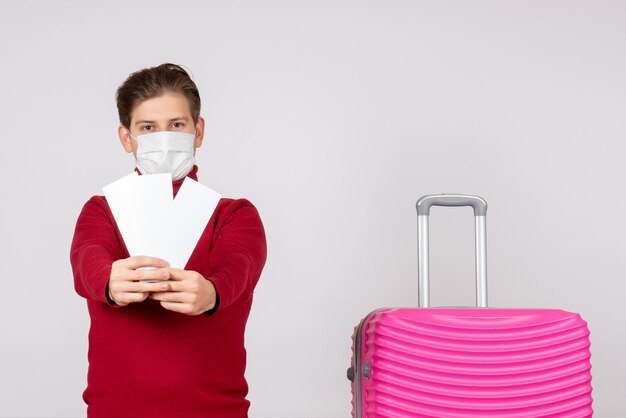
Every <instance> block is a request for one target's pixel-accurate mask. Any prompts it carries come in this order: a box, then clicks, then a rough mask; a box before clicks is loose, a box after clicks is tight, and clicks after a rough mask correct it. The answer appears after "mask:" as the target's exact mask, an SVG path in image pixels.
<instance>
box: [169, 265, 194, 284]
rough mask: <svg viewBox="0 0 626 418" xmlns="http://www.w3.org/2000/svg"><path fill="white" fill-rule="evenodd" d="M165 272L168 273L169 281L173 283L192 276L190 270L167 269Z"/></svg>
mask: <svg viewBox="0 0 626 418" xmlns="http://www.w3.org/2000/svg"><path fill="white" fill-rule="evenodd" d="M165 270H167V271H168V272H169V273H170V280H175V281H180V280H185V279H188V278H189V277H191V276H192V275H193V274H194V272H193V271H191V270H183V269H179V268H175V267H167V268H166V269H165Z"/></svg>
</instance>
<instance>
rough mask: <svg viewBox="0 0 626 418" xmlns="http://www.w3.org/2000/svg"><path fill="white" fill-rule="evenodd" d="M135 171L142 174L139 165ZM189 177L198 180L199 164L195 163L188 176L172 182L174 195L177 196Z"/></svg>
mask: <svg viewBox="0 0 626 418" xmlns="http://www.w3.org/2000/svg"><path fill="white" fill-rule="evenodd" d="M135 171H136V172H137V174H139V175H140V176H141V171H139V169H138V168H137V167H135ZM187 177H189V178H191V179H192V180H195V181H198V165H197V164H194V166H193V168H192V169H191V171H190V172H189V173H187V176H186V177H183V178H182V179H178V180H174V181H173V182H172V189H174V197H176V194H177V193H178V190H180V186H182V185H183V182H184V181H185V179H186V178H187Z"/></svg>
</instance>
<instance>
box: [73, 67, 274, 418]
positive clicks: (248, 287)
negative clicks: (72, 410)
mask: <svg viewBox="0 0 626 418" xmlns="http://www.w3.org/2000/svg"><path fill="white" fill-rule="evenodd" d="M117 107H118V111H119V117H120V126H119V128H118V135H119V139H120V141H121V143H122V146H123V147H124V150H125V151H126V152H128V153H130V152H132V153H133V154H134V156H135V158H136V164H137V167H136V170H137V171H138V172H139V174H152V173H161V172H169V173H172V181H173V188H174V194H176V193H177V192H178V190H179V188H180V186H181V184H182V183H183V181H184V179H185V177H191V178H192V179H194V180H197V176H196V174H197V171H198V167H197V166H196V165H195V164H194V155H195V151H196V148H198V147H200V145H201V144H202V139H203V135H204V119H203V118H201V117H200V95H199V93H198V89H197V87H196V85H195V83H194V82H193V81H192V80H191V78H190V77H189V75H188V74H187V72H186V71H185V70H184V69H182V68H181V67H179V66H177V65H174V64H163V65H160V66H158V67H154V68H147V69H143V70H141V71H138V72H136V73H133V74H131V75H130V76H129V77H128V79H127V80H126V81H125V82H124V83H123V84H122V85H121V86H120V87H119V89H118V91H117ZM164 238H165V239H167V237H164ZM265 258H266V241H265V233H264V230H263V224H262V223H261V220H260V218H259V215H258V212H257V210H256V209H255V208H254V206H253V205H252V204H251V203H250V202H248V201H247V200H245V199H239V200H233V199H221V200H220V202H219V204H218V206H217V208H216V209H215V212H214V213H213V215H212V217H211V219H210V220H209V222H208V224H207V225H206V228H205V229H204V231H203V233H202V236H201V238H200V240H199V241H198V243H197V245H196V247H195V249H194V251H193V253H192V255H191V257H190V259H189V261H188V262H187V265H186V266H185V268H184V269H176V268H171V267H169V266H168V265H167V260H161V259H158V258H154V257H150V254H146V255H141V256H134V257H130V256H129V253H128V251H127V249H126V246H125V244H124V240H123V239H122V236H121V234H120V232H119V230H118V228H117V225H116V223H115V219H114V218H113V215H112V214H111V210H110V208H109V206H108V205H107V202H106V199H105V198H104V197H103V196H93V197H92V198H91V199H90V200H89V201H88V202H87V203H86V204H85V206H84V207H83V209H82V212H81V213H80V216H79V218H78V221H77V224H76V230H75V233H74V239H73V242H72V247H71V252H70V260H71V264H72V269H73V272H74V284H75V288H76V292H77V293H78V294H79V295H80V296H82V297H84V298H86V299H87V307H88V310H89V315H90V318H91V328H90V331H89V354H88V358H89V372H88V376H87V388H86V390H85V392H84V393H83V399H84V400H85V402H86V403H87V406H88V407H87V415H88V416H89V417H90V418H118V417H128V418H131V417H132V418H142V417H146V418H148V417H149V418H160V417H162V418H175V417H185V418H195V417H203V418H206V417H216V418H231V417H232V418H243V417H247V411H248V406H249V402H248V401H247V400H246V394H247V391H248V387H247V383H246V380H245V377H244V371H245V365H246V352H245V348H244V329H245V325H246V321H247V319H248V314H249V312H250V307H251V303H252V294H253V290H254V288H255V285H256V283H257V281H258V279H259V276H260V274H261V271H262V269H263V266H264V264H265ZM142 267H150V268H149V269H142ZM146 280H147V281H146Z"/></svg>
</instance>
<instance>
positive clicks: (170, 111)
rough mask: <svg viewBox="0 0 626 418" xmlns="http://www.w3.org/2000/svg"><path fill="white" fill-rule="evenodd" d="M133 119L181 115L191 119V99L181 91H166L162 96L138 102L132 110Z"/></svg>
mask: <svg viewBox="0 0 626 418" xmlns="http://www.w3.org/2000/svg"><path fill="white" fill-rule="evenodd" d="M130 116H131V123H132V121H133V120H153V121H160V120H164V121H167V120H171V119H174V118H179V117H187V118H189V119H191V109H190V107H189V100H187V98H186V97H185V96H184V95H182V94H180V93H170V92H166V93H163V94H162V95H160V96H157V97H153V98H150V99H147V100H143V101H141V102H139V103H137V104H136V105H135V106H134V107H133V110H132V112H131V115H130Z"/></svg>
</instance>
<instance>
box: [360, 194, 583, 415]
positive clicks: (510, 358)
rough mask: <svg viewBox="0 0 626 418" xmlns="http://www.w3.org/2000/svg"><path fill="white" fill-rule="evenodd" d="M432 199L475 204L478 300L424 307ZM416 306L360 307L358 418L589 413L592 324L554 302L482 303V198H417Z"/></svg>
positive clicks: (484, 285) (445, 203)
mask: <svg viewBox="0 0 626 418" xmlns="http://www.w3.org/2000/svg"><path fill="white" fill-rule="evenodd" d="M431 206H472V207H473V208H474V217H475V224H476V279H477V293H476V295H477V297H476V299H477V306H478V307H477V308H429V276H428V270H429V268H428V217H429V215H430V208H431ZM417 211H418V261H419V268H418V281H419V308H416V309H415V308H384V309H378V310H376V311H374V312H372V313H370V314H369V315H367V316H366V317H365V318H364V319H363V320H362V321H361V323H360V324H359V325H358V326H357V327H356V328H355V331H354V334H353V336H352V342H353V345H352V348H353V355H352V366H351V367H350V368H349V369H348V378H349V379H350V380H351V381H352V383H351V386H352V416H353V417H355V418H373V417H376V418H383V417H385V418H387V417H388V418H409V417H410V418H417V417H440V418H470V417H472V418H490V417H494V418H495V417H497V418H533V417H544V418H548V417H550V418H557V417H559V418H562V417H568V418H574V417H590V416H593V409H592V397H591V363H590V358H591V354H590V351H589V348H590V343H589V330H588V329H587V324H586V322H585V321H584V320H583V319H582V318H581V317H580V315H578V314H576V313H570V312H565V311H561V310H558V309H495V308H487V273H486V221H485V220H486V212H487V204H486V202H485V201H484V200H483V199H482V198H480V197H477V196H467V195H431V196H424V197H422V198H421V199H420V200H418V202H417Z"/></svg>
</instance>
